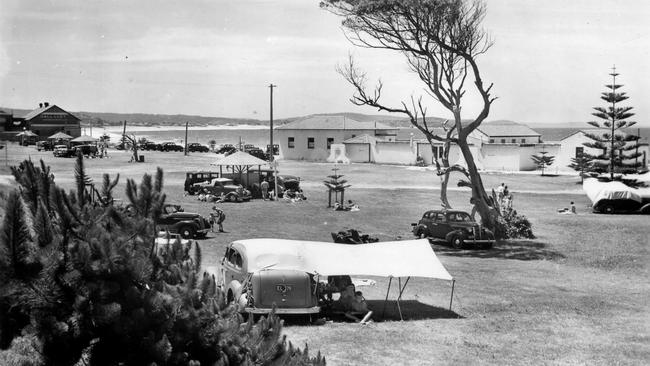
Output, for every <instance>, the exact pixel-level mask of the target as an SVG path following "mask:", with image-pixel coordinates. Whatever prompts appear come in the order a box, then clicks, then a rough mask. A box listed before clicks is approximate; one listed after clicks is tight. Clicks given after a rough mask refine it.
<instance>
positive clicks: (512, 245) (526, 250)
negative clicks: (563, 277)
mask: <svg viewBox="0 0 650 366" xmlns="http://www.w3.org/2000/svg"><path fill="white" fill-rule="evenodd" d="M433 248H434V250H435V251H436V253H442V254H444V255H448V256H451V257H471V258H500V259H518V260H523V261H532V260H557V259H563V258H566V256H565V255H564V254H562V253H560V252H558V251H555V250H551V249H548V248H547V245H546V244H545V243H542V242H539V241H534V240H506V241H500V242H497V243H495V244H494V247H493V248H492V249H463V250H457V249H453V248H451V247H445V246H439V245H435V246H433Z"/></svg>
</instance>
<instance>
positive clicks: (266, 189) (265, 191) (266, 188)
mask: <svg viewBox="0 0 650 366" xmlns="http://www.w3.org/2000/svg"><path fill="white" fill-rule="evenodd" d="M260 188H261V189H262V199H264V201H266V200H267V199H269V182H268V181H267V180H266V178H264V180H263V181H262V183H260Z"/></svg>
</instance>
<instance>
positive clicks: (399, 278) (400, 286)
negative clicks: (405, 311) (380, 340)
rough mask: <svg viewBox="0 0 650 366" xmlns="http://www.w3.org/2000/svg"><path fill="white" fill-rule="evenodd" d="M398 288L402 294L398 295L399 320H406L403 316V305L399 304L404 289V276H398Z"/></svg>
mask: <svg viewBox="0 0 650 366" xmlns="http://www.w3.org/2000/svg"><path fill="white" fill-rule="evenodd" d="M397 288H399V289H400V295H399V296H397V312H398V313H399V320H401V321H404V318H403V317H402V307H401V306H399V300H400V298H401V292H402V291H401V290H402V277H397Z"/></svg>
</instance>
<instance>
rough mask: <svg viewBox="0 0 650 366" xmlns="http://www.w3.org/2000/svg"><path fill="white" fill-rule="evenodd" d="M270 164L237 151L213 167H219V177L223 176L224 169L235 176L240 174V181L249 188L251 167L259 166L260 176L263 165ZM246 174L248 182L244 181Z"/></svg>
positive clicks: (218, 161) (215, 163)
mask: <svg viewBox="0 0 650 366" xmlns="http://www.w3.org/2000/svg"><path fill="white" fill-rule="evenodd" d="M267 164H268V162H266V161H264V160H262V159H260V158H257V157H255V156H253V155H251V154H249V153H246V152H243V151H236V152H234V153H232V154H230V155H228V156H224V157H223V158H221V159H219V160H217V161H216V162H214V163H212V164H211V165H216V166H218V167H219V175H220V176H221V175H223V168H224V167H226V171H228V170H230V171H231V172H232V173H233V174H236V173H238V174H239V181H240V182H242V183H243V184H244V186H249V184H248V182H249V181H250V179H249V177H248V176H249V174H250V170H251V167H255V166H257V171H258V174H259V175H261V174H262V172H261V170H262V165H267ZM244 173H246V180H244V179H243V178H244Z"/></svg>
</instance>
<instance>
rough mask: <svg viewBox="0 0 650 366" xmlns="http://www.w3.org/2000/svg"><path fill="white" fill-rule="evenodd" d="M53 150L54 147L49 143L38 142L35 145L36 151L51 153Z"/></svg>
mask: <svg viewBox="0 0 650 366" xmlns="http://www.w3.org/2000/svg"><path fill="white" fill-rule="evenodd" d="M53 149H54V145H53V144H52V142H51V141H38V142H37V143H36V150H38V151H41V150H45V151H52V150H53Z"/></svg>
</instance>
